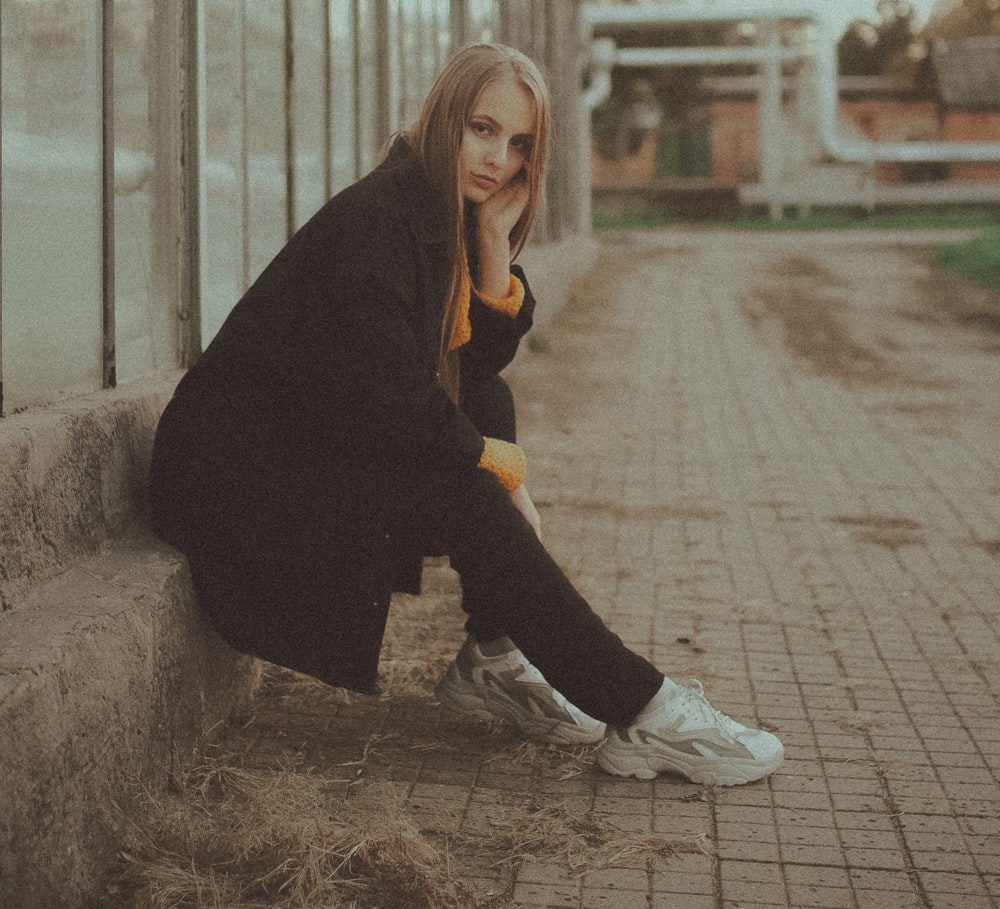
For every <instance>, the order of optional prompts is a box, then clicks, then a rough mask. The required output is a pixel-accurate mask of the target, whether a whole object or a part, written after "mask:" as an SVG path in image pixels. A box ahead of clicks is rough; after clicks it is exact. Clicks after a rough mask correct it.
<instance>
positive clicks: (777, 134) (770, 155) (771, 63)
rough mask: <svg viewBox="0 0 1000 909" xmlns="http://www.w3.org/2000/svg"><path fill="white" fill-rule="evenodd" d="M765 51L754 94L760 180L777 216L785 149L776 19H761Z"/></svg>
mask: <svg viewBox="0 0 1000 909" xmlns="http://www.w3.org/2000/svg"><path fill="white" fill-rule="evenodd" d="M761 30H762V32H763V34H764V39H765V46H766V48H767V51H768V54H767V57H766V60H765V63H764V65H763V66H762V67H761V68H760V76H759V83H758V84H759V85H760V89H759V92H758V96H757V117H758V124H759V125H758V130H759V133H760V136H759V140H758V147H759V149H760V182H761V183H762V184H763V185H764V188H765V192H766V194H767V196H768V208H769V211H770V216H771V218H772V219H774V220H780V219H781V217H782V214H783V213H784V205H783V204H782V202H781V199H780V198H779V196H778V193H779V188H780V184H781V175H782V170H783V167H782V155H783V152H784V137H783V118H782V111H781V108H782V101H783V98H782V86H781V75H782V73H781V31H780V29H779V26H778V23H777V22H762V23H761Z"/></svg>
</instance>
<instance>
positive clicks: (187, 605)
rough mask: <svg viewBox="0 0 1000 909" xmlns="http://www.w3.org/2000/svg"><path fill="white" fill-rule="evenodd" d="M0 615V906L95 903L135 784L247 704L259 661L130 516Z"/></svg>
mask: <svg viewBox="0 0 1000 909" xmlns="http://www.w3.org/2000/svg"><path fill="white" fill-rule="evenodd" d="M0 625H2V628H3V648H2V652H0V729H2V730H3V740H4V746H3V749H2V751H0V805H3V811H2V812H0V906H12V907H13V906H17V907H19V909H33V907H38V909H42V907H44V909H60V907H66V909H70V907H72V909H79V907H85V906H89V905H99V904H100V894H101V892H102V890H103V888H104V884H105V875H106V874H107V873H108V870H109V868H110V864H111V861H112V860H113V858H114V855H115V851H116V848H117V844H118V835H119V832H120V830H121V826H122V823H123V817H127V816H128V813H129V810H130V801H131V799H132V798H133V797H134V794H135V793H136V791H137V788H138V787H139V786H142V787H145V788H148V789H150V790H152V791H156V790H157V789H159V788H162V786H163V785H165V783H166V782H167V780H168V778H169V772H170V770H171V768H172V766H173V765H174V762H175V761H178V760H179V761H183V760H185V759H187V758H189V756H190V754H191V751H192V748H193V746H194V745H195V744H196V742H197V741H198V740H199V739H201V738H202V737H204V736H205V735H206V734H207V733H209V731H210V730H211V729H212V727H213V726H215V725H216V724H218V723H219V722H221V721H222V720H224V719H226V718H227V716H229V715H231V714H232V713H233V712H234V711H238V710H240V709H243V708H246V707H247V706H248V705H249V703H250V700H251V699H252V696H253V692H254V690H255V687H256V683H257V680H258V677H259V664H257V663H256V662H255V661H253V660H250V659H247V658H245V657H241V656H238V655H237V654H235V653H234V652H233V651H232V650H230V649H229V648H228V647H226V646H225V645H224V644H223V643H222V642H221V641H219V640H218V638H217V637H216V636H215V635H214V633H213V632H211V630H209V629H208V628H206V627H205V625H204V623H203V622H202V620H201V618H200V616H199V615H198V613H197V611H196V608H195V605H194V597H193V593H192V590H191V586H190V577H189V574H188V571H187V563H186V561H185V560H184V559H183V558H182V557H181V556H180V555H178V554H177V553H176V552H175V551H174V550H172V549H170V548H169V547H166V546H164V545H163V544H161V543H159V542H158V541H157V540H155V539H153V538H152V536H151V535H150V534H148V533H147V532H145V531H143V530H142V529H141V528H135V529H134V530H133V531H131V532H129V533H128V534H126V535H125V536H124V537H123V538H122V540H121V541H120V542H116V543H115V544H114V545H113V546H111V547H109V548H108V549H107V550H106V551H105V552H103V553H101V554H99V555H97V556H94V557H92V558H90V559H86V560H83V561H81V562H80V563H78V564H77V565H74V566H73V567H72V568H69V569H68V570H66V571H65V572H63V573H61V574H60V575H58V576H57V577H55V578H53V579H52V580H50V581H49V582H48V583H46V584H44V585H42V586H41V587H39V588H37V589H35V590H33V591H32V592H31V593H30V595H28V596H27V597H26V598H25V602H24V604H23V608H21V609H19V610H18V611H17V612H14V613H11V614H8V615H7V616H5V617H3V621H2V623H0Z"/></svg>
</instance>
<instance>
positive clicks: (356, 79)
mask: <svg viewBox="0 0 1000 909" xmlns="http://www.w3.org/2000/svg"><path fill="white" fill-rule="evenodd" d="M351 39H352V40H351V48H352V54H351V89H352V94H353V96H354V104H353V105H351V107H352V111H351V112H352V113H353V115H354V175H353V176H354V179H355V180H357V179H358V178H359V177H360V176H361V171H362V168H363V166H364V161H363V158H362V154H361V141H362V140H361V0H353V2H352V3H351Z"/></svg>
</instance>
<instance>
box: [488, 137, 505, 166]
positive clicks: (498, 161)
mask: <svg viewBox="0 0 1000 909" xmlns="http://www.w3.org/2000/svg"><path fill="white" fill-rule="evenodd" d="M487 160H488V161H489V163H490V164H492V165H494V166H495V167H503V166H504V164H506V163H507V140H506V139H502V140H498V141H496V142H491V143H490V147H489V149H488V151H487Z"/></svg>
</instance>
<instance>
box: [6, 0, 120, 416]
mask: <svg viewBox="0 0 1000 909" xmlns="http://www.w3.org/2000/svg"><path fill="white" fill-rule="evenodd" d="M0 15H2V16H3V48H2V58H3V59H2V65H3V142H4V148H3V175H2V179H3V212H2V217H3V307H4V311H3V319H4V325H3V329H4V330H3V345H4V349H3V363H4V392H5V403H6V407H7V410H8V412H12V411H13V410H15V409H16V408H18V407H23V406H25V405H27V404H31V403H38V402H41V401H44V400H46V399H49V398H53V397H56V396H58V395H61V394H65V393H78V392H84V391H92V390H94V389H97V388H100V387H101V350H102V335H101V322H102V319H101V311H102V305H101V107H100V79H99V72H100V70H99V60H100V52H99V48H100V30H99V25H100V19H99V16H100V4H98V3H94V2H92V0H48V2H40V0H3V3H2V6H0Z"/></svg>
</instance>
